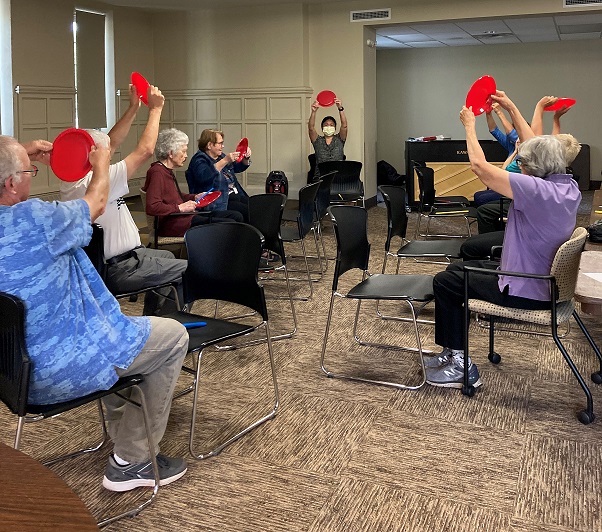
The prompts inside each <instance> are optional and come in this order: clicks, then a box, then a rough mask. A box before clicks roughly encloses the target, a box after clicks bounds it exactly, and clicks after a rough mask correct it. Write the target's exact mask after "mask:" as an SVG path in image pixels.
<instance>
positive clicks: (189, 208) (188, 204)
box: [178, 194, 200, 212]
mask: <svg viewBox="0 0 602 532" xmlns="http://www.w3.org/2000/svg"><path fill="white" fill-rule="evenodd" d="M199 196H200V194H199ZM195 197H196V196H195ZM178 209H180V212H194V210H195V209H196V203H195V201H194V200H188V201H185V202H184V203H180V204H179V205H178Z"/></svg>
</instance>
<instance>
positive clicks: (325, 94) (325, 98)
mask: <svg viewBox="0 0 602 532" xmlns="http://www.w3.org/2000/svg"><path fill="white" fill-rule="evenodd" d="M336 97H337V95H336V94H335V93H334V92H332V91H322V92H320V93H318V95H317V96H316V100H318V103H319V104H320V105H321V106H322V107H330V106H331V105H333V104H334V100H335V98H336Z"/></svg>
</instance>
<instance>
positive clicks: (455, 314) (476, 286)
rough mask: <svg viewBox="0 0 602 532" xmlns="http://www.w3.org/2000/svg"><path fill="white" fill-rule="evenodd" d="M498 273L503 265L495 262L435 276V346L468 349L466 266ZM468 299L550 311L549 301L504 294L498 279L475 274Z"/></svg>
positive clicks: (457, 266)
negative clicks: (465, 342)
mask: <svg viewBox="0 0 602 532" xmlns="http://www.w3.org/2000/svg"><path fill="white" fill-rule="evenodd" d="M464 265H467V266H475V267H477V268H487V269H490V270H495V269H496V268H497V267H498V266H499V264H498V263H497V262H491V261H470V262H464V263H461V262H456V263H453V264H450V265H449V266H448V267H447V270H445V271H443V272H439V273H438V274H437V275H435V280H434V281H433V290H434V293H435V343H436V344H437V345H440V346H441V347H449V348H450V349H464V271H463V269H464V268H463V266H464ZM468 280H469V283H470V284H469V287H468V296H469V297H470V298H475V299H482V300H484V301H489V302H490V303H495V304H496V305H503V306H506V307H513V308H522V309H530V310H543V309H549V308H550V302H549V301H537V300H534V299H526V298H524V297H517V296H511V295H508V293H507V290H505V291H504V292H500V289H499V288H498V276H497V275H487V274H484V273H471V274H470V276H469V278H468Z"/></svg>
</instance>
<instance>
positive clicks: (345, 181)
mask: <svg viewBox="0 0 602 532" xmlns="http://www.w3.org/2000/svg"><path fill="white" fill-rule="evenodd" d="M318 169H319V170H320V176H323V175H325V174H329V173H330V172H334V171H336V172H337V175H336V176H335V178H334V180H333V181H332V185H331V187H330V203H331V204H337V203H350V202H353V203H355V204H356V205H357V203H358V202H359V201H361V202H362V207H365V206H366V205H365V202H364V183H362V180H361V179H360V174H361V172H362V163H361V162H360V161H326V162H323V163H320V164H318Z"/></svg>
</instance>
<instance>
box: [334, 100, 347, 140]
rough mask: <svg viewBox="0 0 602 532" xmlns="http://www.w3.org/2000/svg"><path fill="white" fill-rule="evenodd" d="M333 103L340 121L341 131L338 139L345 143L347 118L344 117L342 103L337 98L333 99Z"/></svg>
mask: <svg viewBox="0 0 602 532" xmlns="http://www.w3.org/2000/svg"><path fill="white" fill-rule="evenodd" d="M334 103H335V104H336V106H337V109H338V110H339V118H340V119H341V129H339V137H341V140H342V141H343V142H345V141H346V140H347V131H348V129H347V116H345V108H344V107H343V102H341V100H339V99H338V98H335V100H334Z"/></svg>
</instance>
